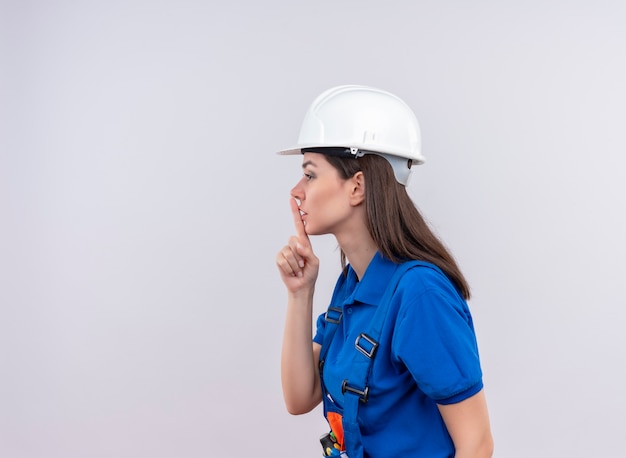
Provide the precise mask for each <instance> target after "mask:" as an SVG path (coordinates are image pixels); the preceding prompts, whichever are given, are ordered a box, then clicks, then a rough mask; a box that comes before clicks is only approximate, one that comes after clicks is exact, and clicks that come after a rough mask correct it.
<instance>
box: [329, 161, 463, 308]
mask: <svg viewBox="0 0 626 458" xmlns="http://www.w3.org/2000/svg"><path fill="white" fill-rule="evenodd" d="M325 158H326V160H327V161H328V162H329V163H330V164H331V165H332V166H333V167H335V168H336V169H337V170H338V171H339V175H340V176H341V177H342V178H343V179H344V180H347V179H348V178H351V177H352V176H354V174H355V173H357V172H363V175H364V177H365V210H366V213H367V228H368V230H369V232H370V235H371V236H372V238H373V239H374V242H375V243H376V246H377V247H378V249H379V251H380V252H381V254H382V255H383V256H385V257H386V258H388V259H390V260H391V261H394V262H397V263H399V262H402V261H406V260H409V259H417V260H420V261H426V262H430V263H432V264H434V265H436V266H437V267H439V268H440V269H441V270H442V271H443V272H444V273H445V274H446V275H447V276H448V278H449V279H450V280H451V281H452V282H453V283H454V284H455V286H456V287H457V289H458V290H459V292H460V294H461V295H462V296H463V297H464V298H465V299H469V298H470V288H469V285H468V283H467V281H466V280H465V277H464V276H463V274H462V273H461V270H460V269H459V267H458V265H457V264H456V261H455V260H454V258H453V256H452V254H451V253H450V252H449V251H448V250H447V249H446V247H445V246H444V244H443V243H442V242H441V240H439V238H438V237H437V236H436V235H435V234H434V233H433V232H432V230H431V229H430V228H429V227H428V224H427V223H426V221H425V220H424V218H423V217H422V215H421V214H420V212H419V210H418V209H417V207H416V206H415V204H414V203H413V201H412V200H411V198H410V197H409V195H408V194H407V192H406V188H405V187H404V186H403V185H401V184H400V183H398V182H397V181H396V179H395V177H394V174H393V169H392V168H391V165H390V164H389V162H387V160H386V159H384V158H383V157H381V156H378V155H375V154H366V155H365V156H363V157H360V158H358V159H354V158H342V157H335V156H329V155H326V156H325ZM341 263H342V266H343V267H345V265H346V257H345V254H344V253H343V251H342V252H341Z"/></svg>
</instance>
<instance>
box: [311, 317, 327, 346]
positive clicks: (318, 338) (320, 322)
mask: <svg viewBox="0 0 626 458" xmlns="http://www.w3.org/2000/svg"><path fill="white" fill-rule="evenodd" d="M325 332H326V320H325V319H324V314H323V313H322V314H321V315H319V316H318V317H317V330H316V331H315V335H314V336H313V342H315V343H318V344H320V345H322V343H323V342H324V333H325Z"/></svg>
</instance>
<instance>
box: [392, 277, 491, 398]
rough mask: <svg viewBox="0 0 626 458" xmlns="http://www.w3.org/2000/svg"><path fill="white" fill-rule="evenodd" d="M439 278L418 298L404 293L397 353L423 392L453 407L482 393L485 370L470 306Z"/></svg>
mask: <svg viewBox="0 0 626 458" xmlns="http://www.w3.org/2000/svg"><path fill="white" fill-rule="evenodd" d="M427 275H429V276H430V275H438V274H430V273H429V274H427ZM435 280H436V281H435V283H434V284H433V285H431V284H428V283H426V284H424V286H425V288H424V289H422V290H421V291H420V292H419V293H418V294H414V295H411V294H409V293H407V292H406V291H405V292H404V294H403V298H402V305H401V309H400V314H399V315H398V322H397V323H396V330H395V335H394V338H393V343H392V351H393V353H394V356H395V358H397V359H398V360H400V361H401V362H402V363H403V364H404V365H405V366H406V367H407V369H408V370H409V371H410V373H411V374H412V376H413V378H414V379H415V381H416V383H417V385H418V387H419V388H420V390H422V391H423V392H424V393H425V394H426V395H427V396H428V397H430V398H432V399H433V400H435V401H437V402H438V403H440V404H451V403H455V402H460V401H462V400H464V399H467V398H469V397H470V396H473V395H474V394H476V393H477V392H478V391H480V389H481V388H482V371H481V368H480V360H479V355H478V346H477V343H476V336H475V333H474V327H473V323H472V318H471V315H470V311H469V308H468V306H467V303H466V302H465V301H464V300H463V299H462V298H461V297H460V296H459V295H458V293H457V292H456V290H455V289H454V288H453V286H452V285H451V284H450V285H447V284H445V283H446V282H447V280H445V281H442V280H441V279H437V278H435ZM422 283H424V282H423V279H422ZM448 283H449V282H448Z"/></svg>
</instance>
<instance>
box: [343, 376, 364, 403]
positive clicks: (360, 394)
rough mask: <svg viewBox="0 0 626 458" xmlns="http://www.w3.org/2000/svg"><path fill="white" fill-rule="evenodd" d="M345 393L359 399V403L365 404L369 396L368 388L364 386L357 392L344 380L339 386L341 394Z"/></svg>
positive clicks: (356, 389)
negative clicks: (354, 395)
mask: <svg viewBox="0 0 626 458" xmlns="http://www.w3.org/2000/svg"><path fill="white" fill-rule="evenodd" d="M346 392H348V393H352V394H356V395H357V396H358V397H359V401H361V402H362V403H364V404H365V403H366V402H367V398H368V397H369V395H370V388H369V386H366V387H365V388H364V389H363V390H359V389H358V388H354V387H352V386H350V385H348V380H347V379H346V380H344V381H343V383H342V384H341V394H346Z"/></svg>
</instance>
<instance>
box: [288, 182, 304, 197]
mask: <svg viewBox="0 0 626 458" xmlns="http://www.w3.org/2000/svg"><path fill="white" fill-rule="evenodd" d="M291 197H293V198H294V199H298V200H299V201H302V200H304V190H303V189H302V180H300V181H298V183H297V184H296V185H295V186H294V187H293V188H291Z"/></svg>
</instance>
